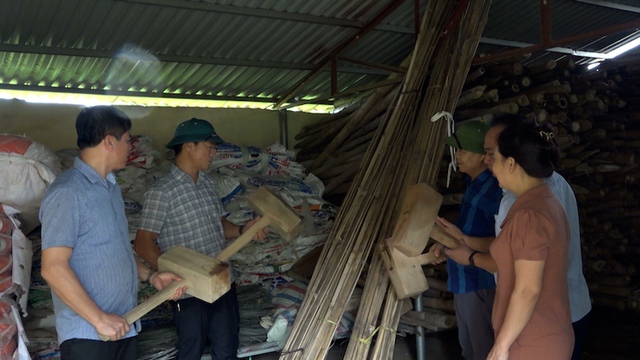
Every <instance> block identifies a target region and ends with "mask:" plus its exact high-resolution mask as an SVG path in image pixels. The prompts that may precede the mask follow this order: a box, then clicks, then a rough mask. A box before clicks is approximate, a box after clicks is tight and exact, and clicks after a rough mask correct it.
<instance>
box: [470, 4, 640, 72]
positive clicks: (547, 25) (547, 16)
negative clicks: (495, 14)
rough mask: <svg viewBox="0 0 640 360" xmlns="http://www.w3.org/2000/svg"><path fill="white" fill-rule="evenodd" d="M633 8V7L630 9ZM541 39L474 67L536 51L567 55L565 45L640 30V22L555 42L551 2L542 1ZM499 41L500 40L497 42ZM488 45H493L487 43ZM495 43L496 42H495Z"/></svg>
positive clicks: (476, 62) (481, 60)
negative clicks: (552, 29) (536, 42)
mask: <svg viewBox="0 0 640 360" xmlns="http://www.w3.org/2000/svg"><path fill="white" fill-rule="evenodd" d="M577 1H579V2H588V0H577ZM598 3H599V4H598V5H602V3H603V2H598ZM630 8H631V7H630ZM625 10H628V11H632V10H631V9H625ZM540 15H541V16H540V18H541V19H540V37H541V41H540V43H539V44H534V45H531V46H524V47H520V48H518V49H513V50H507V51H503V52H501V53H497V54H493V55H488V56H483V57H476V58H475V59H474V60H473V64H474V65H479V64H485V63H488V62H491V61H497V60H502V59H506V58H509V57H512V56H517V55H522V54H527V53H533V52H536V51H542V50H547V51H552V52H553V51H556V52H564V53H567V52H568V51H567V49H566V48H563V46H565V45H570V44H573V43H577V42H581V41H586V40H590V39H593V38H597V37H602V36H607V35H611V34H613V33H616V32H620V31H625V30H632V29H637V28H640V21H631V22H627V23H623V24H618V25H614V26H610V27H606V28H603V29H597V30H593V31H589V32H586V33H582V34H579V35H575V36H567V37H564V38H561V39H557V40H553V38H552V36H551V0H540ZM490 40H493V39H490ZM496 41H499V40H496ZM487 42H488V43H491V42H489V41H487ZM494 43H495V42H494ZM502 44H503V45H507V46H509V45H508V44H507V43H506V42H503V43H502Z"/></svg>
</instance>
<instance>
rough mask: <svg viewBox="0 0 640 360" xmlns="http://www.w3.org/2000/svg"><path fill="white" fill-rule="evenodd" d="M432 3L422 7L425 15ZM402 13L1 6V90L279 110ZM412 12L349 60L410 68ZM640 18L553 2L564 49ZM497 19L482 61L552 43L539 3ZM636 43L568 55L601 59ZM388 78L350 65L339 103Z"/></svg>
mask: <svg viewBox="0 0 640 360" xmlns="http://www.w3.org/2000/svg"><path fill="white" fill-rule="evenodd" d="M426 1H427V0H417V4H418V7H419V8H420V9H422V8H424V4H426ZM394 3H395V1H394V0H386V1H380V0H378V1H376V0H287V1H285V0H220V1H216V0H192V1H189V0H22V1H15V0H0V9H2V11H1V12H0V88H4V89H16V90H50V91H69V92H80V93H88V94H100V93H104V94H111V95H140V96H162V97H175V98H196V99H217V100H230V99H231V100H232V99H241V100H245V101H246V100H252V99H255V100H262V101H268V102H274V103H275V102H277V101H278V100H280V99H282V98H283V97H285V96H287V95H288V94H289V93H290V92H291V90H292V89H293V87H294V86H295V85H296V84H298V83H299V82H301V81H302V80H303V79H305V77H306V76H308V75H309V74H311V73H312V72H313V71H314V69H316V68H317V67H318V66H320V65H321V64H323V63H325V62H326V61H327V59H329V57H330V56H331V55H335V53H336V49H337V48H339V47H341V46H342V45H344V44H345V43H347V42H349V41H350V40H351V39H353V38H354V36H356V35H357V34H358V33H359V32H360V31H362V30H363V29H365V28H366V27H367V24H369V23H370V22H372V21H373V20H374V19H376V17H377V16H379V14H381V13H382V12H384V11H385V9H386V8H387V7H389V6H390V5H391V4H394ZM400 3H401V4H400V5H399V6H397V9H395V10H393V11H391V12H390V14H389V15H388V16H386V17H385V18H384V20H382V21H381V23H380V24H379V25H377V26H376V27H375V28H374V30H373V31H371V32H369V33H367V34H365V35H363V36H362V37H361V38H360V39H359V41H357V42H354V43H353V44H352V46H349V47H347V48H345V49H344V51H342V52H340V54H339V55H340V56H343V57H345V58H351V59H357V60H358V61H360V62H363V63H375V64H381V65H385V66H392V67H397V66H399V65H400V63H401V62H402V61H403V60H404V59H405V58H406V57H407V56H408V55H409V54H410V52H411V50H412V48H413V43H414V40H415V34H414V30H415V27H416V25H415V24H414V18H415V15H414V8H415V4H416V2H413V1H404V2H400ZM637 6H638V4H637V1H632V0H627V1H621V0H618V1H597V0H553V1H551V14H552V16H551V21H552V37H553V39H561V38H566V37H570V36H575V35H579V34H583V33H586V32H590V31H594V30H598V29H602V28H607V27H611V26H615V25H618V24H621V23H625V22H632V21H637V20H638V19H639V18H640V16H639V14H638V13H637V12H634V11H633V9H634V7H635V8H637ZM630 9H631V10H630ZM489 16H490V18H489V22H488V24H487V28H486V30H485V33H484V34H483V38H485V41H486V42H490V43H492V44H490V45H483V44H481V45H480V47H479V52H491V53H495V52H496V51H501V50H506V49H509V48H512V46H513V45H514V43H517V44H516V45H517V46H525V45H526V44H536V43H539V42H540V19H541V16H540V1H539V0H519V1H511V0H494V1H493V5H492V7H491V11H490V15H489ZM418 18H421V14H420V15H419V16H418ZM630 32H631V30H627V31H626V32H624V31H623V32H618V33H615V34H613V35H609V36H601V37H599V38H596V39H589V40H581V41H576V43H575V44H567V45H565V46H566V47H568V48H571V46H572V45H573V46H575V47H574V48H573V49H576V50H584V51H590V52H599V51H602V50H604V49H607V47H608V46H610V44H612V43H614V42H616V41H619V40H620V39H622V38H623V37H624V36H626V35H628V34H629V33H630ZM624 41H627V42H628V41H630V40H629V39H627V40H624ZM624 41H623V42H624ZM509 42H512V43H509ZM518 44H519V45H518ZM507 45H509V46H507ZM388 74H389V73H388V71H385V70H383V69H376V68H371V67H366V66H363V65H358V64H356V63H352V62H347V61H338V72H337V77H336V79H337V84H338V92H340V91H345V90H347V89H348V88H353V87H358V86H364V85H368V84H372V83H375V82H378V81H381V80H384V79H386V78H387V76H388ZM330 84H331V74H330V72H329V67H327V68H326V69H325V70H324V71H322V72H320V73H319V74H318V75H317V76H316V77H314V78H312V79H309V80H308V81H307V82H306V83H305V85H304V86H303V87H301V88H300V90H299V91H297V92H295V93H293V94H291V95H292V98H293V99H294V101H295V100H305V99H306V100H308V99H319V98H322V97H325V96H326V95H327V94H329V92H330Z"/></svg>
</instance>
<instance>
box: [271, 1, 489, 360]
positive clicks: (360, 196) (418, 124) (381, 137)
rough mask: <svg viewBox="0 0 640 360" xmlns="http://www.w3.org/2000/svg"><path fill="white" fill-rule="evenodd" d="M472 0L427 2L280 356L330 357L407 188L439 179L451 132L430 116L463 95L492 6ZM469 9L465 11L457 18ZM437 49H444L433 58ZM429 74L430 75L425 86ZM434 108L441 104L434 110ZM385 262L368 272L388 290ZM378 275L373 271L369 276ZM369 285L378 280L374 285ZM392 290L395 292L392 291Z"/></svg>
mask: <svg viewBox="0 0 640 360" xmlns="http://www.w3.org/2000/svg"><path fill="white" fill-rule="evenodd" d="M473 3H474V4H473V5H468V2H462V3H461V4H455V3H449V2H430V3H429V4H428V5H427V10H426V12H425V16H424V18H423V21H422V24H423V26H422V28H421V31H420V35H419V37H418V41H417V43H416V47H415V50H414V52H413V55H412V60H411V64H410V66H409V69H408V72H407V75H406V77H405V80H404V82H403V84H402V85H401V89H400V91H399V93H398V95H397V97H396V100H395V102H394V103H395V106H393V110H392V111H387V112H386V113H385V116H384V117H383V118H382V119H381V121H380V125H379V126H378V128H377V130H376V132H375V134H374V135H373V138H372V140H371V141H370V144H371V146H369V148H368V150H367V152H366V154H365V156H364V160H363V161H362V164H363V165H362V167H361V169H360V170H359V171H358V172H357V174H356V177H355V179H354V180H353V185H352V186H351V187H352V189H351V190H350V191H349V192H348V194H347V197H346V199H345V202H344V203H343V206H342V208H341V210H340V213H339V214H338V217H337V219H336V221H335V223H334V227H333V230H332V232H331V234H330V235H329V238H328V240H327V243H326V244H325V246H324V249H323V251H322V254H321V255H320V259H319V261H318V266H317V267H316V269H315V271H314V274H313V277H312V280H311V283H310V284H309V287H308V289H307V294H306V296H305V299H304V301H303V303H302V306H301V308H300V311H299V312H298V315H297V318H296V321H295V323H294V326H293V329H292V332H291V335H290V337H289V339H288V340H287V342H286V344H285V346H284V348H283V350H282V353H281V358H283V359H287V358H291V359H320V358H324V357H325V355H326V352H327V350H328V347H329V344H330V342H331V339H332V338H333V335H334V333H335V326H336V324H337V322H338V320H339V319H340V316H341V315H342V313H343V310H344V304H345V303H346V301H347V300H348V299H349V297H350V295H351V293H352V292H353V289H354V288H355V285H356V283H357V280H358V278H359V277H360V274H361V272H362V270H363V268H364V265H365V263H366V260H367V258H368V257H369V253H370V250H371V248H372V247H373V244H374V243H376V242H380V241H382V240H383V239H384V238H386V237H387V236H389V235H390V234H391V232H392V230H393V226H394V225H395V221H396V219H397V213H398V209H399V206H400V203H399V199H402V194H403V192H404V189H405V188H406V186H407V185H409V184H414V183H416V182H418V181H426V180H428V181H427V182H429V183H431V184H433V183H434V182H435V178H436V175H437V173H438V171H439V163H440V160H441V159H442V154H443V152H444V138H445V132H444V125H443V123H442V122H438V123H432V122H431V121H430V120H429V119H430V118H431V117H432V116H433V115H434V114H435V113H436V112H438V111H442V110H448V111H452V110H453V108H454V107H455V100H456V99H457V98H458V96H459V94H460V89H461V87H462V83H463V80H464V75H465V74H466V72H467V70H468V68H469V65H470V61H471V58H470V57H469V56H470V54H473V53H474V52H475V46H476V45H477V41H478V39H479V36H480V34H481V32H482V28H481V27H482V26H484V23H485V21H480V20H482V19H486V12H487V11H488V7H489V2H473ZM478 4H479V5H478ZM467 6H468V7H469V8H468V9H467ZM463 13H464V14H465V18H464V20H463V21H459V17H460V16H462V14H463ZM478 14H481V15H480V16H479V15H478ZM471 19H472V20H473V21H472V20H471ZM468 24H472V26H471V27H472V28H473V27H476V32H475V33H473V34H469V32H466V31H463V30H462V29H466V28H467V26H469V25H468ZM450 25H452V26H450ZM442 34H447V37H445V38H446V39H447V40H445V41H442V42H440V39H441V35H442ZM451 34H456V35H455V36H456V37H455V38H454V40H449V39H451V36H452V35H451ZM465 39H471V40H465ZM436 49H437V50H438V56H437V57H436V58H435V59H436V60H437V61H436V62H434V61H433V59H434V57H433V54H434V51H435V50H436ZM460 57H462V58H464V57H467V58H468V59H459V58H460ZM443 67H444V69H446V70H444V71H438V72H436V73H434V75H433V76H431V77H427V71H428V69H429V68H443ZM456 71H457V73H456ZM425 79H429V81H428V83H427V84H428V86H429V87H428V88H426V89H425V88H424V86H425ZM423 94H426V95H423ZM381 97H382V95H380V97H379V98H381ZM452 99H453V100H452ZM433 107H437V110H436V111H434V110H433ZM353 121H354V122H356V121H358V122H359V121H360V120H353ZM345 123H347V122H346V121H345ZM314 166H317V164H316V165H314ZM399 194H400V196H399ZM376 261H377V258H374V262H376ZM381 269H382V266H381V265H378V266H377V267H375V268H371V270H370V271H369V274H370V275H371V274H378V275H380V276H378V281H376V282H377V283H382V284H381V285H379V287H378V290H380V288H382V291H381V293H382V294H384V293H385V292H386V289H387V288H388V281H385V280H386V278H385V276H384V275H383V273H381V272H380V270H381ZM375 278H376V276H371V279H375ZM371 281H374V280H371ZM371 286H373V287H375V284H372V285H371ZM366 288H367V286H365V290H366ZM389 293H391V294H393V291H391V292H389ZM368 300H369V299H368ZM387 303H389V304H390V305H389V306H390V307H392V308H395V307H397V301H394V299H391V300H389V299H388V300H387ZM374 310H375V309H374ZM378 311H379V309H378ZM374 312H375V311H374ZM396 313H397V312H396ZM398 320H399V315H392V319H391V320H390V321H388V322H387V323H389V324H391V325H390V326H391V327H388V328H387V325H383V324H380V325H379V326H380V328H381V329H383V330H382V331H381V332H378V340H377V341H376V344H378V343H380V342H382V340H380V338H381V337H382V336H383V335H384V334H385V333H389V334H391V333H392V332H393V335H394V336H393V337H392V338H388V337H386V338H384V342H385V344H387V345H386V346H384V347H381V348H379V349H378V350H377V351H376V352H375V356H377V357H378V358H385V359H387V358H389V356H390V355H389V354H390V353H392V352H393V348H394V342H393V341H394V340H395V327H397V322H398ZM393 323H395V325H394V324H393ZM389 329H390V331H387V330H389ZM367 337H368V335H367ZM357 342H360V343H364V342H365V341H357ZM367 351H368V349H367ZM346 358H353V359H362V358H366V356H365V357H360V355H357V354H352V355H347V357H346Z"/></svg>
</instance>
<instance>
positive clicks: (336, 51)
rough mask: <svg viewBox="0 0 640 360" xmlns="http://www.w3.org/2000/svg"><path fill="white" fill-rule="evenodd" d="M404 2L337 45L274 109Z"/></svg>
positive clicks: (383, 13)
mask: <svg viewBox="0 0 640 360" xmlns="http://www.w3.org/2000/svg"><path fill="white" fill-rule="evenodd" d="M403 2H404V0H394V1H393V2H392V3H391V4H389V5H388V6H387V7H386V8H385V9H384V10H382V11H381V12H380V14H378V15H377V16H376V17H375V18H374V19H373V20H371V22H369V23H368V24H367V25H366V26H365V27H364V28H362V29H361V30H360V31H358V33H357V34H355V35H354V36H353V37H351V38H350V39H346V40H345V41H343V42H342V43H341V44H339V45H337V46H336V47H335V48H334V49H333V50H331V52H330V53H329V54H328V55H327V56H326V57H325V59H324V60H323V61H322V62H320V64H318V65H317V66H316V68H315V69H314V70H313V71H312V72H311V73H309V74H307V76H305V77H304V78H303V79H302V80H300V81H299V82H298V83H297V84H296V85H295V86H294V87H293V88H292V89H291V90H289V92H288V93H287V94H286V95H285V96H283V97H282V99H280V101H278V102H277V103H276V104H275V105H274V109H276V110H278V109H279V108H280V107H281V106H282V105H283V104H284V103H286V102H287V101H288V100H289V99H291V98H292V97H293V96H294V95H295V93H296V92H298V91H299V90H300V89H302V88H303V87H304V86H305V85H306V84H307V83H308V82H309V81H310V80H311V79H313V78H315V77H316V76H317V75H318V74H319V73H320V72H321V71H322V70H323V69H324V68H325V67H326V66H327V65H328V64H329V63H330V62H331V59H333V58H335V57H337V56H339V55H340V53H342V52H343V51H345V50H347V49H348V48H350V47H351V46H353V44H355V43H356V42H357V41H358V40H360V39H361V38H362V37H363V36H365V35H366V34H367V33H369V32H370V31H372V30H373V29H374V28H375V27H376V26H378V24H380V22H382V20H384V19H385V18H386V17H387V16H389V14H391V13H392V12H393V11H394V10H396V9H397V8H398V7H399V6H400V5H401V4H402V3H403Z"/></svg>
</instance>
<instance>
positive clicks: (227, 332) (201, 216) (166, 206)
mask: <svg viewBox="0 0 640 360" xmlns="http://www.w3.org/2000/svg"><path fill="white" fill-rule="evenodd" d="M223 142H224V141H223V140H222V138H220V136H218V134H217V133H216V131H215V129H214V128H213V125H211V123H209V122H208V121H206V120H202V119H196V118H192V119H190V120H187V121H184V122H182V123H181V124H180V125H178V127H177V128H176V130H175V133H174V136H173V139H171V141H169V143H168V144H167V148H171V149H173V150H174V151H175V153H176V159H175V164H174V165H173V166H172V167H171V170H170V172H169V173H168V174H166V175H165V176H163V177H162V178H161V179H160V180H158V181H157V182H156V183H155V184H154V185H153V186H152V187H151V188H150V189H149V190H148V191H147V192H146V194H145V196H144V205H143V208H142V218H141V219H140V225H139V227H138V232H137V234H136V239H135V249H136V252H137V253H138V254H139V255H140V256H141V257H142V258H143V259H144V260H145V261H147V262H148V263H149V264H150V265H151V266H152V267H154V268H156V269H157V268H158V258H159V257H160V255H161V254H162V253H164V252H166V251H168V250H169V249H171V248H173V247H174V246H177V245H182V246H185V247H188V248H190V249H192V250H195V251H198V252H200V253H202V254H205V255H208V256H211V257H215V256H216V255H217V254H218V253H220V252H221V251H222V250H223V249H224V248H225V247H226V244H227V241H229V240H231V239H234V238H236V237H238V236H240V234H242V233H243V232H244V230H245V229H248V228H250V227H251V226H253V224H255V223H256V222H257V221H258V220H259V218H256V219H253V220H251V221H249V222H247V223H246V224H244V225H242V226H238V225H235V224H233V223H231V222H229V221H228V220H227V219H226V218H225V214H226V210H225V209H224V208H223V207H222V203H221V202H220V196H219V191H218V185H217V184H216V182H215V181H214V180H213V179H212V178H211V177H210V176H208V175H207V174H205V173H204V172H203V171H204V170H207V169H208V168H209V165H210V164H211V161H212V160H213V157H214V156H215V154H216V144H220V143H223ZM266 234H267V233H266V230H265V229H263V230H260V231H259V232H258V233H257V234H256V238H257V239H264V238H265V237H266ZM232 274H233V272H232ZM234 281H235V279H234V278H233V275H232V279H231V290H229V292H227V293H226V294H225V295H223V296H222V297H220V298H219V299H218V300H216V301H215V302H214V303H213V304H209V303H207V302H204V301H202V300H200V299H197V298H195V297H183V298H181V299H179V300H177V301H175V302H173V310H174V312H173V320H174V323H175V325H176V329H177V333H178V344H177V346H176V347H177V349H178V356H177V358H178V359H180V360H182V359H193V360H199V359H200V358H201V356H202V355H203V353H204V350H205V347H206V343H207V340H209V342H210V344H211V355H212V358H213V359H220V360H227V359H237V356H236V354H237V351H238V343H239V339H238V332H239V321H240V314H239V306H238V297H237V294H236V288H235V283H234Z"/></svg>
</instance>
